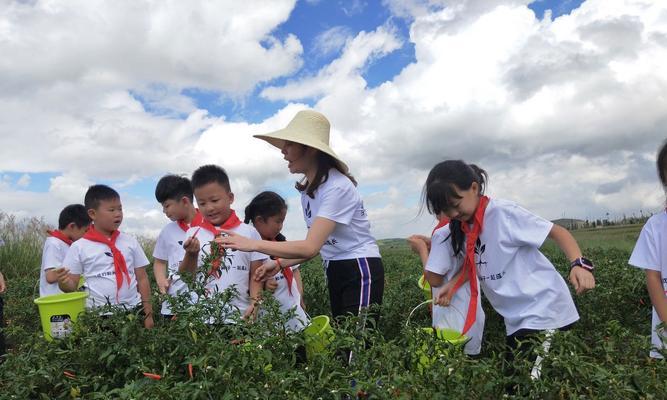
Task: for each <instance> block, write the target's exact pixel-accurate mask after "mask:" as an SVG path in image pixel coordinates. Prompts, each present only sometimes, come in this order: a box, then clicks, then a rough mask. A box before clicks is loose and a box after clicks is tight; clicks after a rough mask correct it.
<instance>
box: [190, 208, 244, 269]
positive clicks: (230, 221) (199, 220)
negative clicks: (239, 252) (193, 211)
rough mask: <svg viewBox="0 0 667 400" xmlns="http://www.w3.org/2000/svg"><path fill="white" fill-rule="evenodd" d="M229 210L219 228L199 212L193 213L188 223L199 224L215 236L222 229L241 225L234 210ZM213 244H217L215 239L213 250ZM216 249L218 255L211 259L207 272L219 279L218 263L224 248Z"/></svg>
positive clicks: (219, 263)
mask: <svg viewBox="0 0 667 400" xmlns="http://www.w3.org/2000/svg"><path fill="white" fill-rule="evenodd" d="M231 211H232V213H231V214H229V217H228V218H227V220H226V221H225V222H223V223H222V225H220V228H219V229H218V228H216V227H215V226H213V224H212V223H210V222H209V221H208V220H206V219H204V216H203V215H202V214H201V213H197V215H195V217H194V219H193V220H192V222H191V223H190V226H200V227H202V228H204V229H206V230H207V231H209V232H211V233H212V234H213V237H214V238H215V237H216V236H218V235H219V234H221V233H222V230H229V229H234V228H236V227H237V226H239V225H241V220H240V219H239V217H237V216H236V212H235V211H234V210H231ZM213 243H216V244H213ZM214 246H217V242H215V241H213V242H211V251H215V247H214ZM218 251H219V252H220V256H219V257H217V258H216V259H214V260H212V261H211V270H210V271H209V272H208V276H214V277H215V278H216V279H220V276H222V273H221V272H220V265H221V264H222V257H224V255H225V251H226V250H225V249H223V248H219V249H218Z"/></svg>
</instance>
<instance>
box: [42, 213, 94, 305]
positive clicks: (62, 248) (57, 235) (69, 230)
mask: <svg viewBox="0 0 667 400" xmlns="http://www.w3.org/2000/svg"><path fill="white" fill-rule="evenodd" d="M89 226H90V217H89V216H88V213H87V212H86V207H84V206H83V205H82V204H70V205H68V206H67V207H65V208H63V210H62V211H61V212H60V215H59V216H58V229H57V230H54V231H47V232H46V233H47V234H48V235H49V236H48V237H47V238H46V240H45V241H44V248H43V249H42V268H41V271H40V274H39V295H40V296H49V295H52V294H60V293H62V291H61V290H60V289H59V288H58V274H57V273H56V269H57V268H60V267H62V265H63V260H64V259H65V254H67V250H69V247H70V246H71V245H72V243H73V242H75V241H77V240H79V239H81V237H82V236H83V235H84V234H85V233H86V231H87V230H88V227H89Z"/></svg>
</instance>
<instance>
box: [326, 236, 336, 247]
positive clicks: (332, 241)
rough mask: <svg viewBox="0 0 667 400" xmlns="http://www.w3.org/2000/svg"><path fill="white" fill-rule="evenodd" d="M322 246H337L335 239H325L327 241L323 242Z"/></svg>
mask: <svg viewBox="0 0 667 400" xmlns="http://www.w3.org/2000/svg"><path fill="white" fill-rule="evenodd" d="M324 244H328V245H329V246H335V245H337V244H338V240H336V238H331V239H327V241H326V242H324Z"/></svg>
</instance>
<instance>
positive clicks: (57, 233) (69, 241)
mask: <svg viewBox="0 0 667 400" xmlns="http://www.w3.org/2000/svg"><path fill="white" fill-rule="evenodd" d="M46 233H48V234H49V236H53V237H54V238H56V239H60V240H62V241H63V242H65V244H67V245H68V246H71V245H72V243H74V242H73V241H72V239H70V238H68V237H67V235H65V234H64V233H63V232H62V231H59V230H55V231H46Z"/></svg>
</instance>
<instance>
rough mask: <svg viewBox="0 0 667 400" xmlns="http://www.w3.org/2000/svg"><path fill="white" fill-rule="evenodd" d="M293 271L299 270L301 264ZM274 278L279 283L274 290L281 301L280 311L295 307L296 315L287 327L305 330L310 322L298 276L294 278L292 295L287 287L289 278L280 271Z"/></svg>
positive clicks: (277, 298) (275, 296) (295, 330)
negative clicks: (302, 299) (303, 302)
mask: <svg viewBox="0 0 667 400" xmlns="http://www.w3.org/2000/svg"><path fill="white" fill-rule="evenodd" d="M291 268H292V271H295V272H296V271H298V269H299V266H298V265H295V266H293V267H291ZM273 279H274V280H275V281H276V283H277V284H278V287H277V288H276V290H275V291H274V292H273V297H274V298H275V299H276V300H277V301H278V303H280V311H282V312H283V313H287V312H288V311H289V310H290V309H294V311H295V316H294V317H292V318H291V319H290V320H289V321H288V322H287V329H289V330H291V331H292V332H299V331H301V330H303V328H305V327H306V325H308V323H309V319H308V316H307V315H306V312H305V311H304V310H303V308H301V293H300V292H299V287H298V286H297V283H296V278H294V279H292V294H291V295H290V292H289V289H288V288H287V279H286V278H285V275H283V273H282V272H278V273H277V274H275V275H274V276H273Z"/></svg>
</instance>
